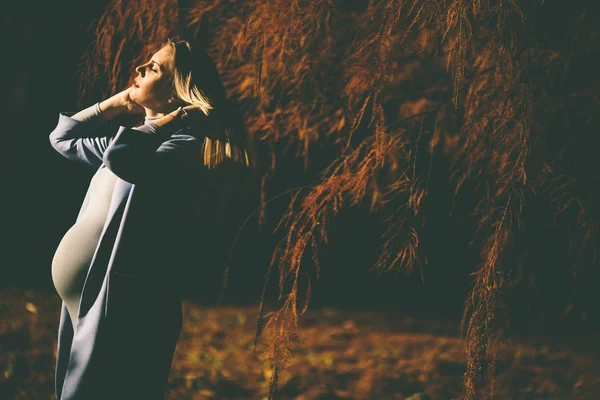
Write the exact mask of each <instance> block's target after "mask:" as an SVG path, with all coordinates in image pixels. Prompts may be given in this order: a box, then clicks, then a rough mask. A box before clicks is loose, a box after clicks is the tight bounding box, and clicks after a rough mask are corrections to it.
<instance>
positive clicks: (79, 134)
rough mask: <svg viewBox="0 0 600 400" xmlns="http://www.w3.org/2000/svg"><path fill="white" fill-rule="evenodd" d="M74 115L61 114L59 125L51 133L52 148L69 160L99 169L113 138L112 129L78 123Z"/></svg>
mask: <svg viewBox="0 0 600 400" xmlns="http://www.w3.org/2000/svg"><path fill="white" fill-rule="evenodd" d="M72 114H74V113H60V114H59V116H58V124H57V125H56V128H54V130H53V131H52V132H51V133H50V137H49V139H50V144H51V145H52V147H53V148H54V149H55V150H56V151H58V152H59V153H60V154H62V155H63V156H64V157H66V158H68V159H69V160H73V161H77V162H81V163H84V164H87V165H90V166H92V167H95V168H98V167H100V165H102V157H103V155H104V152H105V151H106V149H107V148H108V146H109V144H110V142H111V141H112V137H110V135H109V133H110V129H109V127H108V126H106V125H103V124H94V123H90V122H88V121H78V120H76V119H73V118H71V115H72Z"/></svg>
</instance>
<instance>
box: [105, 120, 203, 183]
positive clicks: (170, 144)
mask: <svg viewBox="0 0 600 400" xmlns="http://www.w3.org/2000/svg"><path fill="white" fill-rule="evenodd" d="M181 113H182V111H181V110H180V109H178V110H175V111H173V112H171V113H169V114H166V115H165V116H164V117H162V118H160V119H158V120H156V121H155V122H151V123H148V124H146V125H144V126H141V127H138V128H126V127H120V128H119V131H118V132H117V135H116V136H115V137H114V140H113V141H112V142H111V144H110V145H109V147H108V148H107V149H106V152H105V153H104V157H103V162H104V165H106V167H107V168H109V169H110V170H111V171H112V172H113V173H114V174H115V175H117V176H118V177H120V178H121V179H123V180H126V181H128V182H130V183H133V184H140V183H144V184H148V183H150V184H151V183H159V182H165V181H173V180H176V179H186V178H187V177H190V176H191V175H193V174H197V173H200V172H201V171H202V170H203V169H204V162H203V160H204V159H203V142H204V141H203V138H197V137H195V136H192V135H189V134H187V133H185V132H186V131H185V129H183V128H184V124H183V122H182V121H181V119H180V115H181Z"/></svg>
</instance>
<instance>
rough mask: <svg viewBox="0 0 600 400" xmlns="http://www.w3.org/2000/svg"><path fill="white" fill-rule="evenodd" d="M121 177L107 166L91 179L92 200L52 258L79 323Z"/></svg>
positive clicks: (54, 276) (64, 297) (61, 290)
mask: <svg viewBox="0 0 600 400" xmlns="http://www.w3.org/2000/svg"><path fill="white" fill-rule="evenodd" d="M116 179H117V177H116V176H115V175H114V174H113V173H112V172H111V171H110V170H109V169H108V168H103V169H101V170H99V171H98V173H96V175H94V177H93V178H92V180H91V182H90V189H89V201H88V205H87V206H86V209H85V210H84V211H83V214H82V215H81V217H80V218H79V219H78V221H77V222H76V223H75V225H73V226H72V227H71V229H69V230H68V231H67V233H65V235H64V237H63V238H62V240H61V242H60V244H59V245H58V248H57V249H56V252H55V253H54V258H53V259H52V281H53V282H54V287H55V288H56V291H57V292H58V294H59V296H60V297H61V298H62V300H63V301H64V302H65V305H66V307H67V310H68V311H69V314H70V316H71V320H72V322H73V324H75V321H76V317H77V312H78V308H79V300H80V298H81V291H82V290H83V284H84V282H85V277H86V276H87V271H88V269H89V266H90V263H91V262H92V258H93V257H94V253H95V251H96V247H97V246H98V242H99V240H100V235H101V234H102V228H103V227H104V222H105V221H106V217H107V215H108V209H109V206H110V200H111V196H112V191H113V188H114V183H115V181H116Z"/></svg>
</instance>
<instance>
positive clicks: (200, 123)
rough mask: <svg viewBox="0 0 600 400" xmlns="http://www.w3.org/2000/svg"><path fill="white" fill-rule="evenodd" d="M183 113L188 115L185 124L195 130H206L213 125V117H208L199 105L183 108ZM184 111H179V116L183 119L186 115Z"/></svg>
mask: <svg viewBox="0 0 600 400" xmlns="http://www.w3.org/2000/svg"><path fill="white" fill-rule="evenodd" d="M183 111H185V113H186V114H187V117H185V119H184V120H185V124H186V125H187V126H189V127H190V128H192V129H193V130H205V129H207V128H208V127H209V126H211V125H212V123H213V119H214V118H211V117H212V116H207V115H206V114H204V111H202V109H201V108H200V107H199V106H197V105H188V106H185V107H183ZM183 111H179V114H178V116H179V117H181V115H182V114H184V112H183Z"/></svg>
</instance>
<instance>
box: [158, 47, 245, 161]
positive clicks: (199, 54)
mask: <svg viewBox="0 0 600 400" xmlns="http://www.w3.org/2000/svg"><path fill="white" fill-rule="evenodd" d="M166 45H169V46H171V48H172V49H173V61H172V65H171V67H172V68H171V71H172V74H171V84H172V87H173V91H174V92H175V94H176V96H177V97H178V98H179V100H181V101H183V102H185V103H187V104H190V105H196V106H198V108H199V109H201V110H202V112H203V113H204V114H205V115H206V116H207V117H208V118H209V121H210V126H211V127H212V128H213V129H210V131H209V132H204V133H205V134H206V136H205V138H204V144H203V152H204V165H205V166H206V167H208V168H214V167H215V166H217V165H219V164H221V163H222V162H224V161H225V160H230V161H233V162H234V163H236V164H243V165H244V166H247V167H250V166H253V165H254V157H253V155H252V152H251V151H250V146H248V140H247V131H246V127H245V125H244V123H243V121H242V119H241V116H240V114H239V113H238V112H237V110H235V109H234V107H233V105H232V103H231V102H229V101H228V100H227V98H226V93H225V89H224V87H223V84H222V83H221V78H220V76H219V72H218V70H217V68H216V65H215V64H214V62H213V61H212V59H211V58H210V56H209V55H208V54H207V53H206V52H205V51H204V50H203V49H201V48H198V49H196V48H194V50H193V51H192V46H191V45H190V43H189V42H187V41H185V40H176V39H168V41H167V44H166ZM200 82H202V84H201V86H202V88H200V85H199V83H200Z"/></svg>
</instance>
